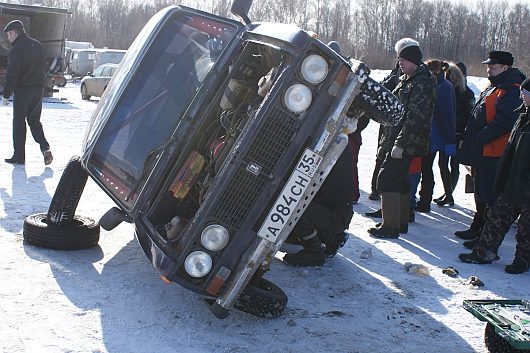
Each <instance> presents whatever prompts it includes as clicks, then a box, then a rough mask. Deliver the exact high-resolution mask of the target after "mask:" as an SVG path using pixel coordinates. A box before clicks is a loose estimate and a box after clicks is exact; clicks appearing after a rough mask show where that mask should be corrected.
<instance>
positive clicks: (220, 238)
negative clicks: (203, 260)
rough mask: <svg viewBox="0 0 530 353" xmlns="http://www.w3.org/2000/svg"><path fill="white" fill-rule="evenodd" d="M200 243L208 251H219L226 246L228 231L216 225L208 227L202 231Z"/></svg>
mask: <svg viewBox="0 0 530 353" xmlns="http://www.w3.org/2000/svg"><path fill="white" fill-rule="evenodd" d="M201 243H202V246H204V247H205V248H206V249H208V250H210V251H219V250H221V249H223V248H224V247H225V246H226V244H228V231H227V230H226V229H225V227H223V226H220V225H218V224H212V225H209V226H208V227H206V228H204V230H203V231H202V234H201Z"/></svg>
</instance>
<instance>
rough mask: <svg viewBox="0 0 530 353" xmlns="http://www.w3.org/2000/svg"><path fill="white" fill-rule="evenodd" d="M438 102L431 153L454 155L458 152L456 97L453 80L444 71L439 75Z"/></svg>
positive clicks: (433, 119) (434, 115) (433, 124)
mask: <svg viewBox="0 0 530 353" xmlns="http://www.w3.org/2000/svg"><path fill="white" fill-rule="evenodd" d="M437 79H438V83H437V85H436V104H435V105H434V114H433V117H432V129H431V153H436V152H438V151H441V152H444V153H445V155H447V156H453V155H454V154H455V152H456V97H455V89H454V87H453V85H452V84H451V82H449V81H448V80H446V79H445V78H444V75H443V73H442V74H439V75H438V76H437Z"/></svg>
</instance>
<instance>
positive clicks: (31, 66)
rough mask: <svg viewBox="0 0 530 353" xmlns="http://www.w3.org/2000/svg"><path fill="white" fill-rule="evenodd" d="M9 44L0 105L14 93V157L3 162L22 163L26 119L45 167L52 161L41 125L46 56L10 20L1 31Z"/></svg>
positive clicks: (5, 102)
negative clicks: (10, 44) (5, 35)
mask: <svg viewBox="0 0 530 353" xmlns="http://www.w3.org/2000/svg"><path fill="white" fill-rule="evenodd" d="M4 32H5V33H6V34H7V39H8V40H9V42H10V43H12V46H13V47H12V48H11V51H10V52H9V56H8V65H7V75H6V82H5V86H4V92H3V99H2V101H3V104H4V105H8V104H9V101H8V98H9V96H11V94H13V149H14V152H13V156H12V157H11V158H7V159H6V160H5V161H6V162H7V163H12V164H24V163H25V160H26V119H27V121H28V125H29V128H30V130H31V134H32V135H33V138H34V139H35V141H36V142H37V143H38V144H39V145H40V149H41V152H42V154H43V155H44V164H46V165H48V164H50V163H51V162H52V160H53V156H52V153H51V151H50V145H49V144H48V141H46V137H44V131H43V129H42V124H41V122H40V115H41V112H42V96H43V90H44V78H45V74H46V72H45V65H46V60H45V55H44V48H43V47H42V44H41V43H39V41H37V40H36V39H33V38H31V37H29V36H27V35H26V33H25V31H24V25H23V24H22V22H20V21H19V20H14V21H11V22H9V23H8V24H7V26H6V27H5V28H4Z"/></svg>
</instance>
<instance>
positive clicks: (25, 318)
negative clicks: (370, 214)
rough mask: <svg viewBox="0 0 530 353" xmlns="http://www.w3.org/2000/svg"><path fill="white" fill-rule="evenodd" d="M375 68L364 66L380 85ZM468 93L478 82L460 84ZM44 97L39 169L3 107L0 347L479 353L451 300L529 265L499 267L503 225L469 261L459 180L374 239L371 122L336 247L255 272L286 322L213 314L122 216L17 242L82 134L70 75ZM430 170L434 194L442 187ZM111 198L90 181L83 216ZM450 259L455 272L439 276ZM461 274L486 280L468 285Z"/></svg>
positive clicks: (505, 287)
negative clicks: (54, 245)
mask: <svg viewBox="0 0 530 353" xmlns="http://www.w3.org/2000/svg"><path fill="white" fill-rule="evenodd" d="M384 74H385V72H381V71H375V72H374V73H373V75H372V76H373V77H374V78H375V79H376V80H379V79H380V78H381V77H383V76H384ZM470 82H471V84H472V86H473V88H474V89H475V90H476V91H478V90H480V89H481V88H482V87H483V86H484V84H485V80H484V79H478V78H470ZM57 96H58V97H63V98H65V99H66V101H65V102H66V103H64V104H59V103H46V104H45V106H44V110H43V116H42V122H43V125H44V128H45V132H46V135H47V138H48V140H49V142H50V144H51V146H52V151H53V154H54V157H55V159H54V161H53V163H52V164H51V166H50V167H45V166H44V164H43V160H42V155H41V154H40V152H39V149H38V146H37V144H36V143H35V142H34V141H33V139H32V138H31V135H30V134H29V132H28V142H27V154H26V165H25V166H20V165H19V166H12V165H10V164H7V163H5V162H4V161H3V159H4V158H8V157H10V156H11V152H12V147H11V114H12V105H10V106H8V107H4V106H2V107H0V152H1V156H0V157H1V160H0V196H1V201H0V211H1V214H0V263H1V267H2V271H1V275H0V332H2V334H1V335H0V351H1V352H32V353H33V352H39V353H47V352H54V353H55V352H115V353H128V352H146V353H153V352H157V353H162V352H234V353H235V352H282V353H288V352H297V353H298V352H351V353H353V352H458V353H465V352H486V349H485V346H484V343H483V334H484V327H485V324H484V323H482V322H480V321H479V320H477V319H475V318H474V317H473V316H472V315H471V314H469V313H468V312H467V311H465V310H464V309H463V308H462V301H463V300H464V299H488V298H498V299H522V298H528V295H529V293H530V281H529V277H530V274H529V273H525V274H523V275H509V274H506V273H505V272H504V266H505V265H506V264H509V263H511V261H512V259H513V254H514V246H515V245H514V229H512V230H511V231H510V233H509V235H508V236H507V237H506V240H505V241H504V243H503V245H502V247H501V249H500V253H499V255H500V257H501V258H500V260H499V261H497V262H495V263H493V264H491V265H469V264H463V263H461V262H460V261H459V260H458V254H459V253H460V252H467V249H465V248H464V247H463V246H462V241H461V240H460V239H458V238H456V237H455V236H454V235H453V232H454V231H456V230H462V229H465V228H466V226H467V225H468V224H469V223H470V221H471V217H472V214H473V197H472V194H465V193H464V182H463V177H464V175H465V170H464V168H463V167H462V168H461V169H462V170H461V180H460V182H459V184H458V186H457V188H456V194H455V200H456V205H455V206H453V207H438V206H437V205H435V204H433V206H432V212H431V213H429V214H420V213H418V214H417V216H416V222H415V223H413V224H411V226H410V227H409V232H408V234H406V235H404V236H402V237H401V238H400V239H398V240H391V241H385V240H376V239H373V238H371V237H369V236H368V233H367V229H368V228H369V227H370V226H372V225H373V224H374V221H373V220H372V219H370V218H367V217H365V216H364V212H367V211H370V210H373V209H376V208H378V206H379V202H375V201H370V200H368V199H367V194H368V193H369V191H370V178H371V173H372V170H373V166H374V161H375V151H376V143H377V142H376V137H377V130H378V126H377V124H376V123H373V122H372V123H370V124H369V126H368V127H367V129H366V130H365V131H364V132H363V140H364V141H363V142H364V144H363V146H362V147H361V154H360V160H359V168H360V179H361V180H360V185H361V189H362V195H361V199H360V202H359V204H358V205H356V206H354V209H355V215H354V217H353V220H352V222H351V225H350V229H349V231H350V232H351V233H352V234H354V236H351V237H350V239H349V241H348V242H347V244H346V246H345V247H344V248H342V249H341V251H340V252H339V254H338V255H337V256H336V257H335V258H333V259H330V260H329V261H327V262H326V264H325V265H324V266H323V267H320V268H309V269H307V268H291V267H288V266H286V265H285V264H283V263H282V262H281V261H280V260H278V261H274V262H273V265H272V270H271V272H270V273H268V274H267V275H266V277H267V278H268V279H270V280H272V281H273V282H275V283H277V284H278V285H279V286H280V287H281V288H282V289H283V290H284V291H285V292H286V293H287V295H288V296H289V303H288V305H287V308H286V311H285V313H284V315H283V316H281V317H279V318H276V319H261V318H257V317H253V316H250V315H248V314H245V313H241V312H238V311H237V310H233V311H232V313H231V315H230V316H229V317H228V318H227V319H225V320H218V319H216V318H215V317H214V316H213V315H212V314H210V312H209V311H208V309H207V308H206V306H205V304H204V303H203V301H202V299H200V298H199V297H198V296H197V295H195V294H193V293H192V292H189V291H187V290H185V289H183V288H181V287H180V286H178V285H168V284H165V283H164V282H162V281H161V280H160V279H159V276H158V273H157V272H156V271H155V270H154V269H153V268H152V267H151V265H150V263H149V261H148V260H147V258H146V257H145V255H144V254H143V252H142V250H141V248H140V246H139V245H138V243H137V242H136V240H135V239H134V237H133V228H132V226H131V225H130V224H122V225H120V226H118V227H117V228H116V229H114V230H112V231H110V232H107V231H103V230H102V233H101V240H100V246H99V247H96V248H93V249H88V250H82V251H71V252H63V251H52V250H46V249H41V248H36V247H33V246H30V245H26V244H24V243H23V241H22V225H23V220H24V217H26V216H28V215H30V214H33V213H41V212H46V211H47V209H48V206H49V202H50V200H51V197H52V195H53V193H54V190H55V187H56V185H57V183H58V180H59V178H60V176H61V173H62V171H63V169H64V166H65V165H66V163H67V162H68V160H69V159H70V157H71V156H72V155H74V154H79V153H80V149H81V143H82V139H83V136H84V129H85V127H86V125H87V123H88V121H89V118H90V115H91V112H92V111H93V110H94V108H95V107H96V104H97V100H92V101H82V100H81V97H80V94H79V87H78V86H76V85H74V84H72V83H69V84H68V85H67V86H66V87H64V88H61V89H60V92H59V93H58V94H57ZM442 193H443V192H442V187H441V181H440V178H439V176H438V175H437V178H436V186H435V193H434V194H435V196H439V195H441V194H442ZM112 206H113V203H112V201H111V200H110V199H109V198H108V197H107V196H106V195H105V194H104V193H103V192H102V191H101V190H100V189H99V188H98V187H97V186H96V185H95V184H94V183H93V182H92V181H91V180H89V183H88V184H87V187H86V189H85V192H84V194H83V197H82V198H81V202H80V204H79V207H78V214H80V215H84V216H89V217H92V218H94V219H99V217H100V216H101V215H102V214H103V213H104V212H105V211H106V210H107V209H109V208H110V207H112ZM406 262H410V263H413V264H421V265H424V266H426V268H427V269H428V270H429V275H418V274H411V273H408V272H407V271H406V270H405V267H404V264H405V263H406ZM447 266H453V267H455V268H457V269H458V270H459V271H460V274H459V277H458V278H451V277H448V276H446V275H444V274H442V269H443V268H445V267H447ZM471 275H476V276H478V277H479V278H480V279H481V280H482V281H483V282H484V283H485V286H484V287H482V288H480V289H476V288H474V287H472V286H470V285H468V284H465V281H466V279H467V278H469V277H470V276H471Z"/></svg>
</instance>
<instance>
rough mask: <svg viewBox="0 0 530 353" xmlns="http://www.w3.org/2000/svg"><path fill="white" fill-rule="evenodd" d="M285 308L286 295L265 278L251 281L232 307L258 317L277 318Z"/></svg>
mask: <svg viewBox="0 0 530 353" xmlns="http://www.w3.org/2000/svg"><path fill="white" fill-rule="evenodd" d="M286 306H287V295H286V294H285V293H284V292H283V290H282V289H281V288H280V287H278V286H277V285H275V284H274V283H272V282H270V281H267V280H266V279H265V278H261V277H260V278H258V279H256V280H253V281H251V282H250V283H249V284H248V285H247V287H246V288H245V290H244V291H243V293H242V294H241V296H240V297H239V298H238V300H237V301H236V303H235V305H234V307H235V308H236V309H238V310H241V311H244V312H246V313H249V314H252V315H255V316H259V317H268V318H272V317H278V316H280V315H281V314H282V313H283V311H284V310H285V307H286Z"/></svg>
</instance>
